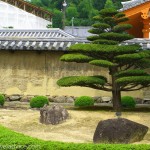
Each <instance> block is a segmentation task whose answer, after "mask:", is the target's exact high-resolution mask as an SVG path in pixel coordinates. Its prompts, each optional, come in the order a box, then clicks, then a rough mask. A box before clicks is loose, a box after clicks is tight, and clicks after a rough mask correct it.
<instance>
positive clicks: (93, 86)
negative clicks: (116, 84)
mask: <svg viewBox="0 0 150 150" xmlns="http://www.w3.org/2000/svg"><path fill="white" fill-rule="evenodd" d="M84 87H89V88H93V89H96V90H103V91H107V92H111V91H112V89H109V88H106V87H104V86H101V87H100V86H97V85H90V86H89V85H85V86H84Z"/></svg>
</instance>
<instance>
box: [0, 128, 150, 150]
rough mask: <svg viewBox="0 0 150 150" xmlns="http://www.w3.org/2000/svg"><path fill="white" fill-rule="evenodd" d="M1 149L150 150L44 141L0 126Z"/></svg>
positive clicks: (118, 145)
mask: <svg viewBox="0 0 150 150" xmlns="http://www.w3.org/2000/svg"><path fill="white" fill-rule="evenodd" d="M0 133H1V134H0V139H1V140H0V149H6V150H149V149H150V146H149V145H146V144H138V145H131V144H92V143H82V144H78V143H63V142H53V141H44V140H40V139H37V138H32V137H29V136H25V135H23V134H20V133H16V132H14V131H12V130H10V129H7V128H5V127H3V126H1V125H0Z"/></svg>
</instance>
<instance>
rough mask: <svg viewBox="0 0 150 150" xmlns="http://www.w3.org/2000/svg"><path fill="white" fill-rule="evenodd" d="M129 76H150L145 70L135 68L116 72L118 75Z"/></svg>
mask: <svg viewBox="0 0 150 150" xmlns="http://www.w3.org/2000/svg"><path fill="white" fill-rule="evenodd" d="M127 76H149V74H148V73H146V72H145V71H144V70H140V69H134V70H126V71H121V72H119V73H117V74H116V77H127Z"/></svg>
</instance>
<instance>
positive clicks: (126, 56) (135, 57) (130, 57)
mask: <svg viewBox="0 0 150 150" xmlns="http://www.w3.org/2000/svg"><path fill="white" fill-rule="evenodd" d="M148 57H149V54H147V53H145V52H139V53H134V54H124V55H119V56H117V57H116V59H117V60H119V61H121V62H127V63H128V61H130V62H134V61H136V60H139V59H142V58H148Z"/></svg>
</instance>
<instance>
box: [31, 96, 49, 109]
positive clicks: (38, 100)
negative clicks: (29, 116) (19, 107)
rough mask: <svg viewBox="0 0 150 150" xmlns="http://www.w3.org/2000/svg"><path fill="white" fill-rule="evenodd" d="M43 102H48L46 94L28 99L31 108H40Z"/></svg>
mask: <svg viewBox="0 0 150 150" xmlns="http://www.w3.org/2000/svg"><path fill="white" fill-rule="evenodd" d="M45 104H49V101H48V98H47V97H46V96H36V97H33V98H32V99H31V100H30V106H31V108H41V107H43V106H44V105H45Z"/></svg>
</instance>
